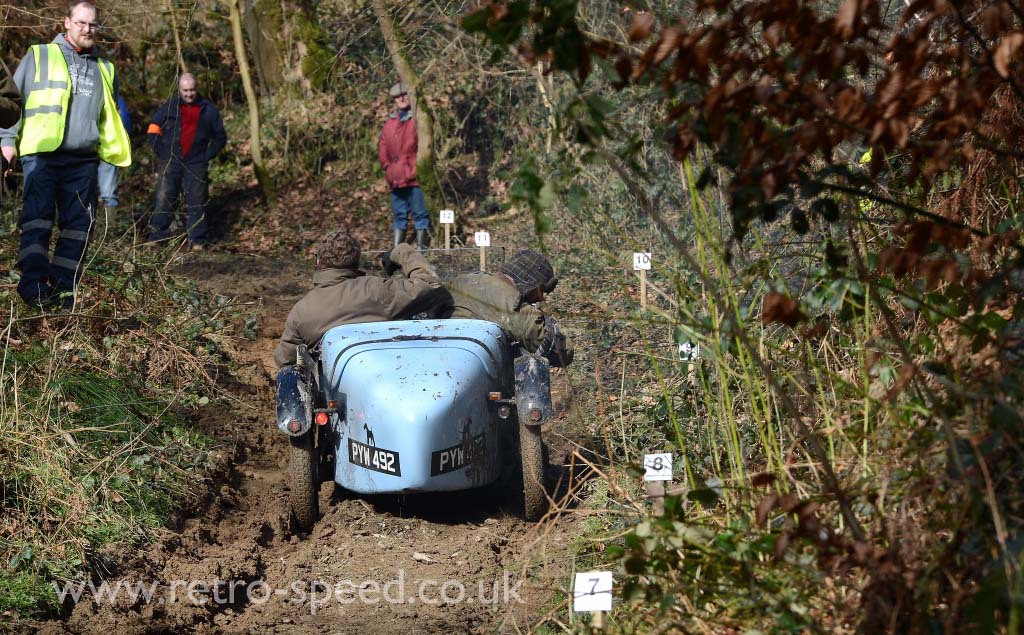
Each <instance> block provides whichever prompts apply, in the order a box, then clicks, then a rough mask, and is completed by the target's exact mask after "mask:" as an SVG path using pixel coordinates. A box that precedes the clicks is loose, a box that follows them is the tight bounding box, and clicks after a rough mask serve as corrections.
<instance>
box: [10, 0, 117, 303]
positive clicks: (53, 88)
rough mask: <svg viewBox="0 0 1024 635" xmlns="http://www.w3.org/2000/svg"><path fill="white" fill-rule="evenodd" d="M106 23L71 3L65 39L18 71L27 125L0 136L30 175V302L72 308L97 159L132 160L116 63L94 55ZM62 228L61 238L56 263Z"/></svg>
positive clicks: (26, 214)
mask: <svg viewBox="0 0 1024 635" xmlns="http://www.w3.org/2000/svg"><path fill="white" fill-rule="evenodd" d="M98 18H99V12H98V11H97V10H96V7H95V5H93V4H92V3H91V2H72V3H71V5H70V7H69V11H68V15H67V17H65V18H64V28H65V30H66V32H65V33H62V34H60V35H58V36H57V37H56V38H54V39H53V42H51V43H50V44H36V45H34V46H31V47H29V50H28V53H26V54H25V57H23V58H22V59H21V63H20V64H19V65H18V70H16V71H15V72H14V83H15V84H17V85H18V88H19V89H20V90H21V95H22V110H21V120H20V121H19V122H18V123H16V124H14V126H12V127H10V128H3V129H0V152H2V153H3V156H4V158H5V159H6V160H7V161H8V162H9V163H11V162H13V161H14V159H15V157H17V156H19V155H20V157H21V164H22V170H23V172H24V175H25V189H24V207H23V208H22V212H21V217H20V218H19V219H18V228H19V229H20V230H21V249H20V251H19V252H18V269H19V270H20V271H21V281H20V282H19V283H18V293H19V294H20V295H21V297H22V299H23V300H24V301H25V302H26V303H28V304H30V305H44V306H57V307H61V308H65V309H70V308H72V307H73V305H74V291H75V286H76V284H77V282H78V279H79V278H80V277H81V275H82V264H83V260H84V256H85V246H86V242H87V241H88V238H89V231H90V230H91V229H92V225H93V221H94V218H95V215H96V198H97V195H96V191H97V190H96V188H97V185H96V170H97V166H98V165H99V161H100V159H103V160H104V161H106V162H107V163H110V164H112V165H116V166H121V167H125V166H128V165H131V161H132V159H131V145H130V142H129V140H128V133H127V131H126V130H125V129H124V125H123V124H122V123H121V117H120V116H119V114H118V110H117V101H116V95H117V78H116V76H115V74H114V65H113V64H111V63H110V62H109V61H107V60H105V59H103V58H102V57H100V56H99V55H98V52H97V51H96V49H95V44H96V42H95V40H94V37H95V35H96V32H97V29H98V28H99V25H98V23H97V20H98ZM54 222H56V224H57V227H58V229H59V231H60V234H59V235H58V237H57V244H56V245H55V247H54V250H53V258H52V259H51V258H50V257H49V252H50V234H51V233H52V230H53V225H54Z"/></svg>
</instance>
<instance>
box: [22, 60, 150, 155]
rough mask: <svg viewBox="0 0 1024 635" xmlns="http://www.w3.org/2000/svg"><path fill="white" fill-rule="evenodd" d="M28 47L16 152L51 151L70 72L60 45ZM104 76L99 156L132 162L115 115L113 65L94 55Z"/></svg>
mask: <svg viewBox="0 0 1024 635" xmlns="http://www.w3.org/2000/svg"><path fill="white" fill-rule="evenodd" d="M29 50H31V51H32V56H33V57H34V58H35V63H36V74H35V77H34V79H33V85H31V86H29V89H28V90H27V91H26V92H27V93H28V95H26V99H25V110H24V115H23V120H22V122H21V135H20V139H19V141H18V153H19V154H21V155H23V156H24V155H27V154H37V153H39V152H53V151H54V150H56V149H57V148H59V147H60V144H61V142H62V141H63V140H64V124H65V122H66V121H67V117H68V114H67V110H68V102H69V101H70V100H71V74H70V73H69V72H68V63H67V61H66V60H65V59H64V53H63V52H62V51H61V50H60V45H59V44H46V45H43V44H35V45H33V46H32V47H31V48H30V49H29ZM96 61H97V62H98V64H99V67H100V75H101V76H102V77H103V109H102V112H101V113H100V121H99V126H98V128H99V133H100V140H99V149H98V153H99V156H100V158H101V159H103V160H104V161H106V162H107V163H110V164H111V165H116V166H118V167H127V166H129V165H131V164H132V148H131V141H129V139H128V133H127V131H125V129H124V124H123V123H122V122H121V116H120V115H119V114H118V110H117V101H116V100H115V99H114V65H113V64H111V63H110V62H108V61H107V60H105V59H101V58H97V60H96Z"/></svg>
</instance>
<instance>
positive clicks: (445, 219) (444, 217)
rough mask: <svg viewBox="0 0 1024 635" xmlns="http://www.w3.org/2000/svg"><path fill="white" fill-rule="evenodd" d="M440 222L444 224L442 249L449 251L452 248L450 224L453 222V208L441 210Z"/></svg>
mask: <svg viewBox="0 0 1024 635" xmlns="http://www.w3.org/2000/svg"><path fill="white" fill-rule="evenodd" d="M441 224H442V225H444V250H445V251H451V248H452V225H454V224H455V210H453V209H443V210H441Z"/></svg>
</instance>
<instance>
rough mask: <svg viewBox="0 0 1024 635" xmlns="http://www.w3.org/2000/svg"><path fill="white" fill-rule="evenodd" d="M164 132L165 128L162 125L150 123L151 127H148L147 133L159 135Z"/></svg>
mask: <svg viewBox="0 0 1024 635" xmlns="http://www.w3.org/2000/svg"><path fill="white" fill-rule="evenodd" d="M163 133H164V131H163V129H162V128H161V127H160V126H158V125H156V124H155V123H151V124H149V127H148V128H146V134H159V135H162V134H163Z"/></svg>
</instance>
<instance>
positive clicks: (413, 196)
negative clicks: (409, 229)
mask: <svg viewBox="0 0 1024 635" xmlns="http://www.w3.org/2000/svg"><path fill="white" fill-rule="evenodd" d="M391 212H392V213H393V214H394V215H395V229H405V226H406V224H407V223H408V221H407V217H408V215H409V214H410V213H412V220H413V223H414V224H415V227H416V229H430V214H428V213H427V199H425V198H423V190H421V189H420V188H418V187H416V186H415V185H413V186H410V187H400V188H397V189H394V190H391Z"/></svg>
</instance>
